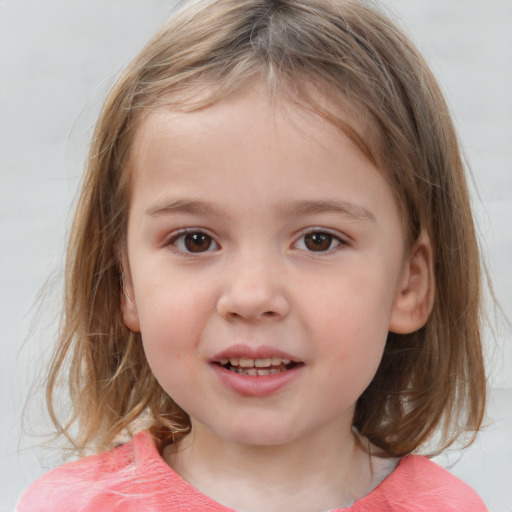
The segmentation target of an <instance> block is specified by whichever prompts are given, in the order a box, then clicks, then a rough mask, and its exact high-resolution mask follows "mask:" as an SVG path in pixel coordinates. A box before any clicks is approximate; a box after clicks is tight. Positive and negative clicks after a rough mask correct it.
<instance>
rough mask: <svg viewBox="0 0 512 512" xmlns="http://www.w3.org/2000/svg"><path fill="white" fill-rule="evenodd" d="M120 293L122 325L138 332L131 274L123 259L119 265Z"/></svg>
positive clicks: (138, 326) (137, 317)
mask: <svg viewBox="0 0 512 512" xmlns="http://www.w3.org/2000/svg"><path fill="white" fill-rule="evenodd" d="M121 291H122V293H121V297H120V300H121V312H122V315H123V322H124V325H126V327H128V329H130V330H131V331H133V332H140V321H139V313H138V312H137V304H136V303H135V293H134V290H133V283H132V277H131V272H130V268H129V266H128V264H127V262H126V261H125V259H124V258H123V262H122V263H121Z"/></svg>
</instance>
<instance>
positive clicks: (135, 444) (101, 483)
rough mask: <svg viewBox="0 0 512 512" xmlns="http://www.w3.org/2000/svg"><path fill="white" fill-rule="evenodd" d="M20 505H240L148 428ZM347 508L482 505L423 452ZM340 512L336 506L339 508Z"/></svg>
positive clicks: (197, 511)
mask: <svg viewBox="0 0 512 512" xmlns="http://www.w3.org/2000/svg"><path fill="white" fill-rule="evenodd" d="M16 510H17V512H50V511H51V512H180V511H182V512H234V511H233V509H230V508H227V507H224V506H223V505H221V504H219V503H217V502H216V501H213V500H212V499H211V498H208V497H207V496H205V495H204V494H201V493H200V492H199V491H198V490H197V489H195V488H194V487H192V486H191V485H190V484H189V483H188V482H186V481H185V480H183V479H182V478H181V477H180V476H179V475H178V474H177V473H176V472H174V471H173V470H172V469H171V468H170V467H169V466H168V465H167V464H166V462H165V461H164V460H163V459H162V457H161V456H160V454H159V452H158V450H157V449H156V447H155V445H154V443H153V440H152V439H151V436H150V435H149V434H148V433H147V432H142V433H140V434H138V435H137V436H135V437H134V438H133V439H132V440H131V441H130V442H128V443H126V444H125V445H123V446H120V447H119V448H116V449H114V450H112V451H109V452H106V453H103V454H100V455H92V456H90V457H85V458H83V459H80V460H78V461H76V462H71V463H68V464H65V465H63V466H60V467H58V468H56V469H54V470H52V471H50V472H48V473H47V474H46V475H44V476H43V477H41V478H40V479H38V480H36V482H34V483H33V484H32V485H31V486H30V487H29V488H28V489H27V490H26V491H25V493H24V494H23V496H22V497H21V499H20V501H19V503H18V506H17V509H16ZM341 510H344V511H349V512H370V511H372V512H379V511H380V512H384V511H385V512H405V511H408V512H409V511H410V512H412V511H414V512H427V511H429V512H431V511H435V512H448V511H457V512H484V511H487V509H486V507H485V505H484V504H483V502H482V501H481V499H480V498H479V497H478V495H477V494H476V493H475V491H473V490H472V489H471V488H470V487H469V486H468V485H466V484H465V483H463V482H462V481H461V480H459V479H458V478H456V477H455V476H453V475H452V474H451V473H449V472H448V471H447V470H445V469H443V468H441V467H440V466H438V465H437V464H435V463H434V462H432V461H430V460H428V459H426V458H425V457H421V456H418V455H409V456H408V457H405V458H403V459H402V460H401V461H400V463H399V464H398V466H397V468H396V469H395V470H394V471H393V472H392V473H391V474H390V475H389V476H388V477H387V478H386V479H385V480H384V481H383V482H382V483H381V484H380V485H379V486H378V487H377V488H376V489H375V490H374V491H372V492H371V493H370V494H368V495H367V496H365V497H364V498H361V499H360V500H358V501H356V503H354V505H352V506H351V507H349V508H346V509H339V510H338V511H337V512H341ZM333 512H334V511H333Z"/></svg>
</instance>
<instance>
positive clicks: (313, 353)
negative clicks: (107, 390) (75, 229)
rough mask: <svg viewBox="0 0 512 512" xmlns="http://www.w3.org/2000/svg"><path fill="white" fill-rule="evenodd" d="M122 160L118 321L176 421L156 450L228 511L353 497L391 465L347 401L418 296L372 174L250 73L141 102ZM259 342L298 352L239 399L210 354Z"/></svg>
mask: <svg viewBox="0 0 512 512" xmlns="http://www.w3.org/2000/svg"><path fill="white" fill-rule="evenodd" d="M338 115H340V116H341V117H344V118H345V119H346V120H348V121H349V122H350V123H351V124H352V126H354V125H355V122H354V120H353V119H350V117H349V116H348V114H346V113H344V112H342V111H339V112H338ZM129 164H130V165H129V167H130V172H131V173H132V197H131V202H130V212H129V219H128V237H127V257H126V258H125V274H126V282H125V292H126V295H125V299H124V301H125V303H124V320H125V323H126V325H127V326H128V327H129V328H130V329H132V330H133V331H136V332H141V333H142V339H143V344H144V349H145V352H146V355H147V358H148V362H149V364H150V366H151V368H152V371H153V372H154V374H155V376H156V378H157V379H158V381H159V382H160V384H161V385H162V387H163V388H164V389H165V391H166V392H167V393H169V395H170V396H171V397H172V398H173V399H174V400H175V401H176V402H177V403H178V404H179V405H180V406H181V407H182V408H183V409H184V410H185V411H186V412H187V413H188V414H189V415H190V418H191V424H192V432H191V434H189V435H188V436H186V437H185V438H183V439H182V440H181V441H180V442H178V443H176V444H174V445H172V446H170V447H167V448H166V449H165V450H164V454H163V456H164V459H165V460H166V461H167V462H168V463H169V465H170V466H171V467H173V469H174V470H175V471H177V472H178V473H179V474H180V475H182V476H183V477H184V478H185V479H186V480H187V481H189V482H190V483H191V484H192V485H194V486H195V487H196V488H198V489H199V490H200V491H202V492H203V493H205V494H207V495H208V496H210V497H212V498H213V499H215V500H217V501H219V502H221V503H224V504H226V505H228V506H230V507H233V508H236V509H238V510H243V511H261V510H265V511H273V510H276V511H277V510H283V509H288V510H296V511H304V512H310V511H316V510H326V509H330V508H331V509H332V508H336V507H340V506H347V505H350V504H351V503H353V502H354V501H355V500H356V499H358V498H360V497H362V496H364V495H365V494H367V493H368V492H370V491H371V490H372V489H373V488H374V487H375V486H376V485H378V483H379V482H380V481H382V479H383V478H385V476H387V474H389V472H390V471H391V470H392V467H393V465H392V463H390V462H389V461H385V460H384V461H383V460H379V459H376V458H373V457H372V458H370V456H369V455H368V454H367V452H366V451H365V450H363V449H362V448H361V445H360V444H359V443H358V442H357V440H356V437H355V435H354V433H353V432H352V428H351V425H352V418H353V414H354V408H355V403H356V401H357V399H358V397H359V396H360V395H361V393H362V392H363V391H364V389H365V388H366V387H367V386H368V384H369V383H370V382H371V380H372V378H373V376H374V375H375V372H376V370H377V367H378V365H379V362H380V360H381V357H382V352H383V349H384V346H385V342H386V336H387V333H388V331H389V330H393V331H396V332H411V331H414V330H416V329H418V328H419V327H421V326H422V325H423V324H424V322H425V321H426V317H427V316H428V313H429V311H430V307H431V304H430V302H431V296H432V272H431V249H430V244H429V242H428V238H426V237H425V236H422V237H420V239H419V241H418V242H417V243H416V245H415V246H414V247H413V248H406V247H405V246H404V236H403V233H402V222H401V217H400V212H399V210H398V207H397V205H396V202H395V200H394V197H393V192H392V190H391V188H390V186H389V185H388V182H387V180H386V179H385V173H384V172H383V171H382V170H380V169H377V168H375V167H374V165H373V164H372V163H371V162H370V161H368V160H367V159H366V158H365V156H364V155H363V154H362V152H361V151H360V150H359V149H358V148H357V147H356V146H355V145H354V144H353V143H352V142H351V141H350V139H349V138H348V137H347V136H346V135H345V134H344V133H342V132H341V131H340V130H338V129H337V128H335V127H334V126H332V125H330V124H328V123H327V122H325V121H323V120H321V119H319V118H318V116H316V115H314V114H312V113H307V112H306V111H305V110H302V109H298V108H297V107H293V106H291V105H289V104H287V103H286V102H285V101H278V102H273V101H272V100H271V99H270V98H269V95H268V94H267V92H266V91H265V88H264V86H263V85H261V84H256V85H254V86H252V87H251V88H247V89H243V90H241V91H239V92H238V93H237V94H235V95H233V96H231V97H229V98H226V99H224V100H223V101H221V102H219V103H218V104H215V105H213V106H211V107H208V108H206V109H203V110H200V111H196V112H191V113H180V114H176V113H170V112H166V111H163V110H160V111H154V112H152V113H151V114H149V115H148V116H147V117H146V119H145V120H144V121H143V123H142V124H141V126H140V128H139V130H138V133H137V136H136V138H135V141H134V145H133V148H132V153H131V158H130V162H129ZM313 203H314V204H313ZM184 229H186V230H187V232H186V233H183V230H184ZM194 237H195V240H198V241H199V243H198V244H194ZM315 242H317V243H315ZM191 249H192V250H191ZM274 350H276V351H283V352H284V353H286V354H288V355H290V356H291V359H293V361H296V362H297V363H298V366H297V367H296V368H295V370H294V373H293V377H292V378H291V379H289V380H288V381H287V382H286V383H285V384H284V385H282V386H280V387H279V388H278V389H277V390H276V391H273V392H271V393H269V394H265V393H261V392H259V391H258V389H259V388H257V390H256V391H257V392H256V393H255V394H254V393H253V394H252V395H251V396H249V395H248V394H247V393H242V392H240V390H238V389H233V388H232V387H230V386H229V385H227V384H226V381H225V380H223V378H222V377H221V376H220V374H221V373H222V372H219V365H218V364H217V363H218V355H219V354H221V353H226V351H231V352H230V353H232V352H233V351H235V352H236V351H240V352H242V353H241V354H240V355H244V354H245V355H246V352H247V351H249V352H251V351H256V352H257V353H258V354H259V357H264V356H265V353H266V352H269V351H274ZM253 378H256V379H257V378H258V377H253ZM260 391H261V390H260Z"/></svg>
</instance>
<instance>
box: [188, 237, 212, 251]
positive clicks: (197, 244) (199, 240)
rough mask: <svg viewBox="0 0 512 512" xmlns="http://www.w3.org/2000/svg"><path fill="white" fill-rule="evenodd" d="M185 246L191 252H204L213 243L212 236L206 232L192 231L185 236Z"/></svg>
mask: <svg viewBox="0 0 512 512" xmlns="http://www.w3.org/2000/svg"><path fill="white" fill-rule="evenodd" d="M184 241H185V247H186V248H187V250H188V251H190V252H204V251H207V250H208V249H209V248H210V246H211V245H212V238H211V237H210V236H208V235H205V234H204V233H192V234H188V235H186V236H185V240H184Z"/></svg>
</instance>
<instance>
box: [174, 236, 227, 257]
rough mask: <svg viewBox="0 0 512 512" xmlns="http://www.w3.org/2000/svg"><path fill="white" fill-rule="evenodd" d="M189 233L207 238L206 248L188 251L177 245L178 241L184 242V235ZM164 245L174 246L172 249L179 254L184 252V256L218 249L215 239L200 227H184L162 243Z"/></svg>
mask: <svg viewBox="0 0 512 512" xmlns="http://www.w3.org/2000/svg"><path fill="white" fill-rule="evenodd" d="M189 235H203V236H205V237H207V238H208V239H209V244H208V247H207V248H206V250H204V251H190V250H188V249H187V248H186V247H185V246H183V247H179V243H180V241H181V242H182V243H183V244H184V243H185V237H187V236H189ZM164 245H165V246H166V247H172V248H174V251H175V252H176V253H179V254H184V255H186V256H193V255H196V254H203V253H205V252H211V251H212V250H218V249H219V248H220V246H219V244H218V243H217V242H216V241H215V239H214V238H213V236H211V235H209V234H208V233H206V232H205V231H202V230H200V229H184V230H182V231H179V232H177V233H175V234H174V235H172V236H171V237H170V238H169V239H168V240H167V241H166V242H165V244H164ZM211 245H214V248H213V249H211V248H210V247H211Z"/></svg>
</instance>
